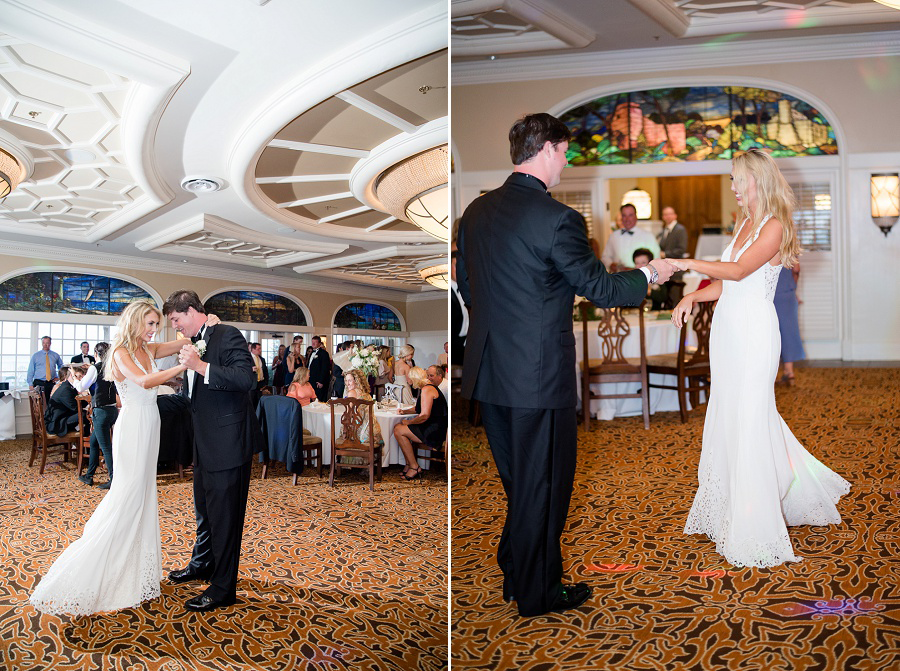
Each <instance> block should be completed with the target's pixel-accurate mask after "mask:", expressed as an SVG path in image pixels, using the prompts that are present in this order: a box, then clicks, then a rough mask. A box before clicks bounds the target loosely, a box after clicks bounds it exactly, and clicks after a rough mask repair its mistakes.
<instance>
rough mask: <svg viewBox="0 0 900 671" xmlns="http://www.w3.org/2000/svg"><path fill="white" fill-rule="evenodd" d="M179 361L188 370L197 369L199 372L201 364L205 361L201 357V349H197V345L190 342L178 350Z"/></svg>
mask: <svg viewBox="0 0 900 671" xmlns="http://www.w3.org/2000/svg"><path fill="white" fill-rule="evenodd" d="M178 363H180V364H181V365H182V366H184V367H185V368H187V369H188V370H195V371H197V372H198V373H199V372H200V370H199V367H200V364H202V363H204V361H203V359H201V358H200V350H198V349H197V346H196V345H194V344H193V343H191V342H189V343H186V344H185V345H184V346H183V347H182V348H181V351H180V352H178Z"/></svg>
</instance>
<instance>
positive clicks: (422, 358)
mask: <svg viewBox="0 0 900 671" xmlns="http://www.w3.org/2000/svg"><path fill="white" fill-rule="evenodd" d="M445 342H447V332H446V331H415V332H410V334H409V344H410V345H412V346H413V347H415V348H416V355H415V356H414V357H413V358H414V359H415V361H416V365H417V366H421V367H422V368H428V366H431V365H436V364H437V363H438V356H440V354H441V352H443V351H444V343H445Z"/></svg>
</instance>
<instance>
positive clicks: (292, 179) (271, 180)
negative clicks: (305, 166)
mask: <svg viewBox="0 0 900 671" xmlns="http://www.w3.org/2000/svg"><path fill="white" fill-rule="evenodd" d="M348 179H350V173H347V174H345V175H287V176H285V177H257V178H256V183H257V184H294V183H297V182H343V181H346V180H348Z"/></svg>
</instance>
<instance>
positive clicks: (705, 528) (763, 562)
mask: <svg viewBox="0 0 900 671" xmlns="http://www.w3.org/2000/svg"><path fill="white" fill-rule="evenodd" d="M730 527H731V521H730V519H729V515H728V497H727V496H726V495H725V493H724V491H723V489H722V487H721V483H719V481H718V478H715V477H712V476H708V477H706V478H704V479H703V481H702V484H701V485H700V488H699V489H698V490H697V495H696V496H695V497H694V504H693V505H692V506H691V512H690V513H689V514H688V519H687V522H685V524H684V533H686V534H705V535H706V536H708V537H709V539H710V540H711V541H713V542H714V543H715V544H716V552H718V553H719V554H720V555H722V556H723V557H725V559H726V560H728V562H730V563H731V564H734V565H735V566H755V567H758V568H770V567H772V566H778V565H779V564H784V563H785V562H796V561H801V560H802V559H803V557H798V556H797V555H795V554H794V548H793V546H792V545H791V539H790V536H789V535H788V533H787V528H785V531H784V533H783V534H778V535H777V536H776V537H775V538H774V539H767V540H765V541H763V540H759V539H756V538H753V537H747V538H741V539H740V540H739V541H737V542H735V541H732V542H730V543H728V542H727V539H728V536H729V532H730Z"/></svg>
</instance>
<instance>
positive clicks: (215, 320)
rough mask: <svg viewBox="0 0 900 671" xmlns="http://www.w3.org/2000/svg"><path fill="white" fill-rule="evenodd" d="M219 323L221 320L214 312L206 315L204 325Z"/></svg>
mask: <svg viewBox="0 0 900 671" xmlns="http://www.w3.org/2000/svg"><path fill="white" fill-rule="evenodd" d="M221 323H222V320H221V319H219V318H218V317H217V316H216V315H214V314H208V315H206V325H207V326H215V325H216V324H221Z"/></svg>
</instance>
